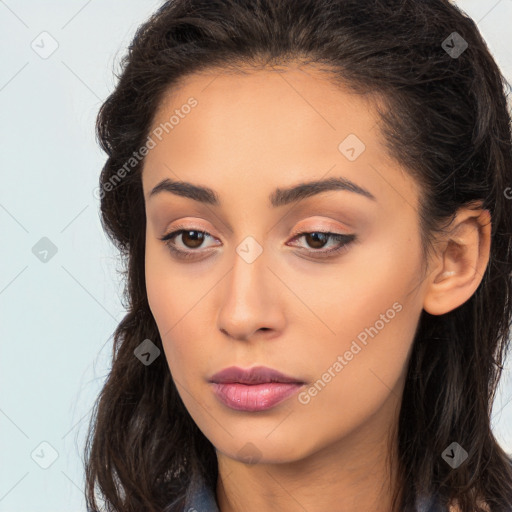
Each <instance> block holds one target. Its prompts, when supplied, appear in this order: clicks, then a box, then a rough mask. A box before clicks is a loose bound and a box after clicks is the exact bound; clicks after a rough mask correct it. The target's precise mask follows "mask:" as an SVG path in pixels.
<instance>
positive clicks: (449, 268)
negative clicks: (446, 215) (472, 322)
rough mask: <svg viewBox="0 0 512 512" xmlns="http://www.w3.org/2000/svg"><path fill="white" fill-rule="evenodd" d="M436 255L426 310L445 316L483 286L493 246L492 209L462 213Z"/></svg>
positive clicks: (462, 211)
mask: <svg viewBox="0 0 512 512" xmlns="http://www.w3.org/2000/svg"><path fill="white" fill-rule="evenodd" d="M452 226H453V227H451V228H449V232H448V233H447V234H446V235H445V239H444V242H443V243H441V244H440V245H439V251H438V253H437V254H436V262H435V265H434V266H435V269H434V270H433V271H432V272H431V273H430V274H429V276H428V278H427V279H428V285H427V287H426V289H425V296H424V300H423V309H424V310H425V311H426V312H427V313H430V314H431V315H443V314H445V313H448V312H450V311H452V310H454V309H456V308H457V307H459V306H460V305H462V304H464V303H465V302H466V301H467V300H469V299H470V298H471V296H472V295H473V294H474V293H475V291H476V289H477V288H478V286H479V285H480V283H481V281H482V279H483V276H484V273H485V269H486V267H487V264H488V263H489V256H490V246H491V216H490V213H489V210H482V209H480V210H471V209H469V208H464V209H462V210H460V211H459V212H458V214H457V216H456V218H455V219H454V221H453V222H452Z"/></svg>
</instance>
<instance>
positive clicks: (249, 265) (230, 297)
mask: <svg viewBox="0 0 512 512" xmlns="http://www.w3.org/2000/svg"><path fill="white" fill-rule="evenodd" d="M267 260H268V258H266V255H265V252H264V251H263V247H262V245H261V244H260V243H259V242H258V241H257V240H256V239H255V238H254V237H252V236H247V237H245V238H244V239H243V240H242V241H241V242H240V243H239V244H238V245H237V246H236V247H235V255H234V258H233V268H232V270H231V272H230V273H229V276H228V277H227V285H226V287H225V288H224V293H225V296H224V297H222V299H221V308H220V309H221V310H220V314H219V327H221V328H222V329H223V330H225V331H227V332H228V333H229V334H230V335H231V336H235V337H246V336H249V335H250V334H251V333H252V332H253V331H255V330H257V329H259V328H260V327H268V325H267V324H269V323H271V321H272V320H271V312H270V310H271V309H273V308H274V307H275V305H273V304H272V300H271V296H270V295H271V288H273V287H272V286H271V285H270V283H269V279H272V278H274V276H273V275H272V272H270V271H269V269H268V268H267V263H268V261H267Z"/></svg>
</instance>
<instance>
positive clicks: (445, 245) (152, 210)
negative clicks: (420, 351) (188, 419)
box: [142, 65, 491, 512]
mask: <svg viewBox="0 0 512 512" xmlns="http://www.w3.org/2000/svg"><path fill="white" fill-rule="evenodd" d="M190 97H193V98H195V99H196V100H197V105H196V106H195V108H193V109H191V110H190V111H189V113H188V114H187V115H182V116H181V117H180V120H179V123H177V124H175V126H174V127H173V128H172V129H171V130H168V132H169V133H165V132H164V136H163V137H162V140H161V141H157V145H156V147H154V148H153V149H151V151H150V152H149V153H148V155H147V156H146V160H145V164H144V170H143V175H142V180H143V189H144V198H145V202H146V217H147V230H146V286H147V293H148V300H149V304H150V308H151V311H152V313H153V315H154V318H155V320H156V323H157V325H158V329H159V332H160V334H161V337H162V342H163V347H164V351H165V357H166V359H167V362H168V366H169V369H170V371H171V374H172V377H173V379H174V381H175V383H176V386H177V388H178V391H179V393H180V396H181V398H182V400H183V402H184V404H185V406H186V408H187V410H188V411H189V413H190V415H191V416H192V418H193V419H194V421H195V422H196V424H197V425H198V427H199V428H200V429H201V431H202V432H203V433H204V435H205V436H206V437H207V438H208V439H209V440H210V441H211V443H212V444H213V445H214V447H215V449H216V451H217V456H218V462H219V479H218V484H217V489H216V494H217V501H218V503H219V508H220V511H221V512H235V511H236V512H240V511H242V510H243V511H244V512H261V511H262V510H264V511H265V512H303V511H304V510H307V511H308V512H320V511H321V512H324V511H325V510H339V511H342V510H347V511H365V512H368V511H375V512H388V511H389V510H390V506H391V490H392V486H393V485H394V484H393V473H391V474H390V472H389V470H388V466H387V461H388V459H389V460H391V462H392V463H393V467H395V465H394V464H395V462H396V446H397V445H396V437H395V436H394V435H392V432H394V429H395V427H396V423H397V420H398V413H399V408H400V402H401V398H402V392H403V386H404V378H405V374H406V369H407V362H408V358H409V355H410V350H411V347H412V342H413V339H414V334H415V330H416V327H417V324H418V321H419V317H420V314H421V312H422V310H423V309H425V310H426V311H428V312H429V313H431V314H434V315H441V314H444V313H447V312H449V311H451V310H453V309H455V308H457V307H458V306H460V305H461V304H463V303H464V302H465V301H467V300H468V299H469V298H470V297H471V296H472V294H473V293H474V292H475V290H476V289H477V287H478V285H479V284H480V282H481V280H482V276H483V274H484V272H485V268H486V266H487V264H488V261H489V249H490V234H491V224H490V216H489V212H488V211H487V210H477V211H474V210H470V209H464V210H461V211H460V212H459V213H458V215H457V217H456V218H455V220H454V221H453V223H452V224H451V226H450V230H451V231H450V234H449V236H446V237H445V238H444V239H439V240H438V241H437V243H436V253H435V255H434V256H432V258H431V260H430V261H429V262H428V271H427V272H426V274H425V277H423V274H421V263H422V259H421V258H422V255H421V246H420V232H419V220H418V199H419V194H420V190H419V188H418V186H417V184H416V183H415V181H413V179H412V178H410V177H409V176H408V175H407V173H406V172H405V170H404V169H402V168H401V167H400V166H399V165H398V164H397V163H396V162H395V161H393V160H392V159H391V158H390V157H389V156H388V155H387V153H386V150H385V146H384V143H383V140H382V139H381V134H380V130H379V125H378V116H377V114H376V113H375V109H374V107H373V104H372V103H371V102H370V101H369V100H368V99H367V98H364V97H362V96H356V95H354V94H351V93H350V92H349V91H348V90H345V89H342V88H340V87H338V86H335V85H333V84H332V83H331V82H330V81H329V80H328V77H327V75H326V74H325V73H322V72H321V71H320V70H318V69H316V68H314V67H313V66H312V65H308V66H302V67H301V66H300V65H290V66H289V67H281V68H266V69H264V70H258V71H250V72H247V73H246V74H234V73H229V72H227V71H225V70H219V69H217V70H212V71H209V72H202V73H200V74H193V75H189V76H188V77H186V79H185V80H184V81H183V82H182V83H181V84H180V87H179V88H178V89H173V91H172V92H168V93H167V95H166V96H165V99H164V100H163V101H162V103H161V105H160V108H159V110H158V112H157V113H156V116H155V118H154V120H153V124H152V130H154V129H155V128H157V127H158V126H159V125H161V123H165V122H166V121H168V120H169V118H170V117H171V116H172V115H173V113H174V112H175V110H176V109H181V108H182V106H183V105H185V104H187V100H189V98H190ZM187 111H188V110H187ZM180 112H183V110H180ZM349 134H354V135H356V136H357V138H358V139H359V140H361V141H362V142H363V143H364V145H365V150H364V151H363V152H362V153H360V154H359V156H358V157H357V158H356V159H355V160H354V161H350V160H349V159H348V158H347V157H346V155H345V154H344V153H343V152H341V151H340V150H339V149H338V146H339V145H340V143H341V142H342V141H343V140H345V139H346V137H347V136H348V135H349ZM340 176H343V177H345V178H347V179H349V180H351V181H353V182H355V183H356V184H357V185H358V186H360V187H363V188H365V189H367V190H368V191H369V192H371V194H373V196H374V197H375V201H374V200H371V199H369V198H368V197H365V196H363V195H360V194H356V193H354V192H351V191H347V190H331V191H325V192H323V193H320V194H316V195H312V196H310V197H307V198H304V199H302V200H300V201H298V202H296V203H292V204H288V205H285V206H278V207H276V208H273V207H272V206H271V205H270V202H269V196H270V195H271V194H272V193H273V192H274V190H275V189H276V188H280V189H286V188H288V187H292V186H294V185H297V184H299V183H303V182H308V181H312V180H320V179H325V178H330V177H340ZM165 178H170V179H172V180H173V181H186V182H189V183H192V184H194V185H198V186H203V187H208V188H210V189H212V190H213V191H215V193H216V194H217V195H218V197H219V200H220V205H219V206H213V205H211V204H205V203H202V202H199V201H195V200H193V199H191V198H189V197H182V196H178V195H175V194H173V193H170V192H168V191H164V192H161V193H157V194H154V195H152V196H150V192H151V190H152V189H153V187H155V186H156V185H157V184H158V183H159V182H161V181H162V180H164V179H165ZM178 225H179V226H180V227H181V226H182V225H185V226H186V227H185V230H186V232H185V233H184V234H181V235H178V236H177V237H175V238H174V244H175V247H176V248H178V249H181V250H184V251H188V252H191V253H194V254H193V255H192V256H193V257H192V258H191V259H179V258H177V257H176V256H175V255H174V253H172V252H171V250H170V249H169V247H168V245H167V244H166V242H164V241H162V240H161V238H162V237H164V236H165V235H167V234H168V233H171V232H172V231H175V230H176V229H178V228H177V226H178ZM194 230H195V231H204V232H206V233H207V236H206V237H204V239H202V241H201V239H200V238H197V236H198V234H197V233H192V234H191V235H192V236H187V234H189V235H190V231H194ZM318 231H320V232H333V233H338V234H344V235H350V234H355V235H356V237H357V238H356V240H354V241H353V242H352V243H350V244H348V245H347V246H346V247H345V248H344V250H343V251H342V252H341V253H338V254H333V255H332V256H330V257H327V258H322V257H321V252H322V251H326V250H329V249H334V248H336V246H337V244H338V242H337V240H336V239H333V238H331V239H324V240H323V243H322V240H321V239H320V240H319V239H315V238H313V237H311V235H303V236H301V237H298V238H297V237H294V236H293V234H294V233H296V232H308V233H315V232H318ZM246 237H252V238H253V239H254V240H255V241H256V242H257V244H258V245H259V247H260V248H261V250H262V252H261V254H260V255H259V256H258V257H257V258H256V259H255V260H254V261H252V262H251V263H248V262H247V261H246V259H244V258H243V257H241V256H240V255H239V253H238V252H237V247H239V246H240V244H241V243H242V242H244V241H245V239H246ZM246 247H249V248H250V251H254V250H255V249H254V247H257V246H256V245H252V246H246ZM253 254H254V253H253ZM396 303H398V304H399V305H400V306H401V309H400V311H399V312H398V311H397V310H396V309H395V310H393V304H396ZM389 310H393V311H394V312H395V314H394V316H393V318H390V314H389V313H386V312H387V311H389ZM381 315H383V316H386V319H387V321H384V322H383V324H384V326H383V327H382V328H380V329H378V328H377V329H378V333H377V334H376V335H375V334H374V335H373V337H371V336H368V339H367V343H366V345H361V344H360V343H359V345H361V350H360V351H359V352H357V354H355V355H353V357H352V358H351V359H350V360H347V359H346V358H344V360H345V362H346V364H344V365H342V369H341V370H338V371H337V372H336V371H335V372H334V374H335V376H332V374H333V371H332V368H333V364H334V363H335V362H336V361H337V358H338V356H342V357H344V354H346V352H347V351H348V350H350V347H351V344H352V342H353V341H354V340H357V339H358V338H357V337H358V335H360V334H361V333H362V332H366V331H365V329H370V328H371V327H372V326H375V325H381V324H377V321H379V320H382V316H381ZM352 346H353V345H352ZM232 365H235V366H241V367H243V368H249V367H252V366H259V365H264V366H269V367H271V368H275V369H277V370H279V371H281V372H283V373H285V374H287V375H291V376H294V377H297V378H299V379H301V380H303V381H305V382H306V383H307V384H308V385H307V389H311V387H312V386H313V387H314V384H315V383H316V382H317V381H318V380H319V379H324V383H325V380H326V379H327V377H322V376H323V375H325V373H326V372H328V369H329V368H331V379H330V381H328V382H327V383H326V384H325V386H323V387H321V390H320V391H318V392H317V393H316V394H315V395H314V396H311V395H308V396H309V397H310V400H309V401H308V402H307V403H301V401H300V400H299V398H298V395H293V396H292V397H290V398H288V399H286V400H285V401H284V402H281V403H280V404H278V405H277V406H275V407H273V408H271V409H269V410H267V411H259V412H242V411H235V410H232V409H230V408H228V407H226V406H225V405H223V404H222V403H220V402H219V400H218V399H217V398H216V396H215V395H214V393H213V392H212V389H211V385H210V384H209V383H208V379H209V378H210V377H211V376H212V375H213V374H214V373H216V372H218V371H220V370H222V369H223V368H225V367H228V366H232ZM338 368H339V366H338ZM312 393H314V391H313V392H312ZM302 396H303V397H304V394H303V395H302ZM247 456H249V457H252V459H253V460H252V462H253V463H252V464H248V463H246V462H245V461H246V460H247V458H246V457H247Z"/></svg>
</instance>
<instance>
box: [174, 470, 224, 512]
mask: <svg viewBox="0 0 512 512" xmlns="http://www.w3.org/2000/svg"><path fill="white" fill-rule="evenodd" d="M183 512H219V507H218V505H217V501H216V498H215V490H214V489H212V488H211V487H209V486H207V485H206V482H205V481H204V479H203V478H202V477H199V478H197V479H196V480H193V481H192V482H191V484H190V487H189V488H188V490H187V498H186V501H185V508H184V509H183Z"/></svg>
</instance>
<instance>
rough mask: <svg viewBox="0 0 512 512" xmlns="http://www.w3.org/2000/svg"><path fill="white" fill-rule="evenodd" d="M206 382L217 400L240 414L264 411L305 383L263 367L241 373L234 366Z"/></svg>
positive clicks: (242, 370) (240, 369)
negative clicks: (210, 386)
mask: <svg viewBox="0 0 512 512" xmlns="http://www.w3.org/2000/svg"><path fill="white" fill-rule="evenodd" d="M209 382H210V383H211V384H212V387H213V391H214V393H215V395H216V396H217V398H218V399H219V400H220V401H221V402H222V403H223V404H224V405H226V406H228V407H230V408H232V409H236V410H239V411H250V412H254V411H263V410H266V409H270V408H271V407H274V406H275V405H277V404H278V403H279V402H282V401H283V400H285V399H286V398H288V397H290V396H291V395H293V394H294V393H296V392H297V391H298V390H299V389H300V388H301V387H302V386H303V385H304V384H305V382H304V381H301V380H300V379H297V378H294V377H290V376H288V375H284V374H283V373H281V372H278V371H277V370H274V369H272V368H267V367H265V366H255V367H253V368H249V369H247V370H244V369H243V368H239V367H236V366H231V367H229V368H225V369H224V370H222V371H221V372H218V373H216V374H215V375H213V376H212V377H211V378H210V380H209Z"/></svg>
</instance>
